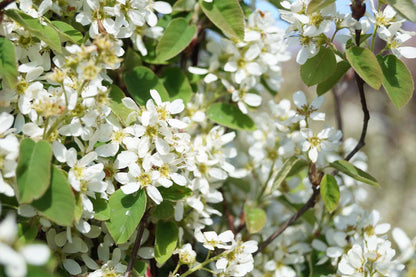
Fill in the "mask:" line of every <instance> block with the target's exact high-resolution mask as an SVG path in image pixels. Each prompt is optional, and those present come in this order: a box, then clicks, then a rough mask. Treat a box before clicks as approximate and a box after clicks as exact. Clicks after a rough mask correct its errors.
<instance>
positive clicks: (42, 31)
mask: <svg viewBox="0 0 416 277" xmlns="http://www.w3.org/2000/svg"><path fill="white" fill-rule="evenodd" d="M4 13H5V14H6V15H7V16H8V17H10V18H11V19H13V20H14V21H16V22H17V23H19V25H20V26H22V27H23V28H25V29H26V30H27V31H29V33H30V34H31V35H32V36H35V37H37V38H38V39H40V40H43V41H44V42H45V43H46V44H47V45H48V46H49V47H50V48H51V49H52V50H54V51H56V52H58V53H62V49H61V41H60V40H59V35H58V33H57V32H56V31H55V29H54V28H52V27H51V26H48V25H43V24H42V23H41V22H40V21H39V19H38V18H33V17H31V16H30V15H27V14H25V13H24V12H21V11H19V10H13V9H10V10H5V11H4Z"/></svg>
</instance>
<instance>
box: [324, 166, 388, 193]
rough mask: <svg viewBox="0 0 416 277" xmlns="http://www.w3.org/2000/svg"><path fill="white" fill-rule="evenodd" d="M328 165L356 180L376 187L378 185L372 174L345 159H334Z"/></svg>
mask: <svg viewBox="0 0 416 277" xmlns="http://www.w3.org/2000/svg"><path fill="white" fill-rule="evenodd" d="M330 166H332V167H333V168H335V169H336V170H338V171H341V172H342V173H344V174H346V175H348V176H350V177H352V178H354V179H355V180H357V181H360V182H363V183H366V184H369V185H372V186H376V187H379V186H380V185H379V184H378V182H377V180H376V179H375V178H374V177H373V176H371V175H370V174H368V173H367V172H365V171H363V170H361V169H359V168H358V167H355V166H354V165H353V164H351V163H349V162H347V161H343V160H339V161H335V162H333V163H330Z"/></svg>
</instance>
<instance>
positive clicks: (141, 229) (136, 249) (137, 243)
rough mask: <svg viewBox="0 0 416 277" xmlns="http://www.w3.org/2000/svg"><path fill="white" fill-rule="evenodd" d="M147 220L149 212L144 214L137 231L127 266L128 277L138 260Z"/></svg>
mask: <svg viewBox="0 0 416 277" xmlns="http://www.w3.org/2000/svg"><path fill="white" fill-rule="evenodd" d="M146 220H147V212H146V213H145V214H144V215H143V218H142V220H141V223H140V227H139V232H138V233H137V236H136V241H135V242H134V246H133V251H132V252H131V256H130V260H129V264H128V266H127V271H126V274H125V276H126V277H130V276H131V272H132V270H133V267H134V263H135V262H136V258H137V253H138V252H139V248H140V242H141V240H142V237H143V232H144V229H145V227H146Z"/></svg>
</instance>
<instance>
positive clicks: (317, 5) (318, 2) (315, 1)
mask: <svg viewBox="0 0 416 277" xmlns="http://www.w3.org/2000/svg"><path fill="white" fill-rule="evenodd" d="M332 3H335V0H311V1H310V2H309V4H308V8H307V10H306V14H313V13H314V12H317V11H320V10H322V9H323V8H325V7H326V6H329V5H330V4H332Z"/></svg>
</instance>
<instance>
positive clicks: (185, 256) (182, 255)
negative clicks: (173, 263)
mask: <svg viewBox="0 0 416 277" xmlns="http://www.w3.org/2000/svg"><path fill="white" fill-rule="evenodd" d="M174 254H179V261H180V262H181V263H182V264H187V265H191V264H193V263H195V258H196V252H195V251H194V250H192V246H191V244H190V243H186V244H184V245H183V246H182V248H180V249H177V250H175V252H174Z"/></svg>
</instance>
